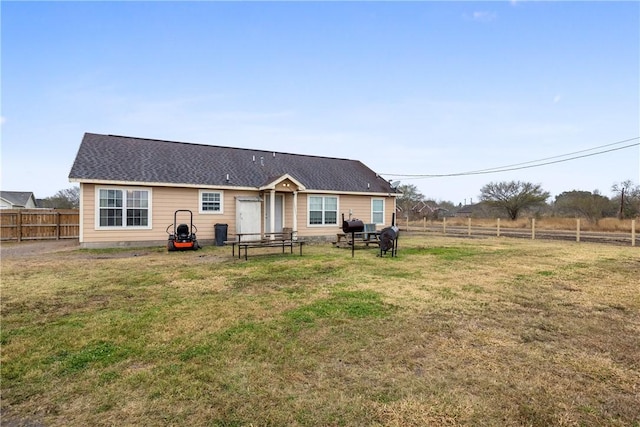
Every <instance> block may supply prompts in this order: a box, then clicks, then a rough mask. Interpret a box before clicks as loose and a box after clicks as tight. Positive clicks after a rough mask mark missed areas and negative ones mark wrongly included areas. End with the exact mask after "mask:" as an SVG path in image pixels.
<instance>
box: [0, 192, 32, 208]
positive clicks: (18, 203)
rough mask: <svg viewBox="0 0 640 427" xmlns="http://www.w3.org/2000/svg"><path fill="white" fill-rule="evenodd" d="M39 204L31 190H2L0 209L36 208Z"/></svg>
mask: <svg viewBox="0 0 640 427" xmlns="http://www.w3.org/2000/svg"><path fill="white" fill-rule="evenodd" d="M37 207H38V205H37V203H36V198H35V196H34V195H33V193H32V192H30V191H1V192H0V209H35V208H37Z"/></svg>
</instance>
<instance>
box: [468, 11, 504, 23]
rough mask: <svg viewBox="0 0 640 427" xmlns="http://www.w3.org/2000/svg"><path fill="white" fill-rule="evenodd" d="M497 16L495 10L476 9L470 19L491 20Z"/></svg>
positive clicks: (477, 20) (478, 20)
mask: <svg viewBox="0 0 640 427" xmlns="http://www.w3.org/2000/svg"><path fill="white" fill-rule="evenodd" d="M497 18H498V15H497V14H496V13H495V12H487V11H476V12H473V14H472V15H471V19H472V20H474V21H476V22H492V21H495V20H496V19H497Z"/></svg>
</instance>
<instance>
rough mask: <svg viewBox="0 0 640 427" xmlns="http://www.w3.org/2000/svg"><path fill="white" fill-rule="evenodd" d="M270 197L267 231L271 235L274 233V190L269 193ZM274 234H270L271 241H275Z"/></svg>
mask: <svg viewBox="0 0 640 427" xmlns="http://www.w3.org/2000/svg"><path fill="white" fill-rule="evenodd" d="M269 194H270V195H271V197H269V230H271V233H275V232H276V190H271V191H270V192H269ZM275 237H276V236H275V234H271V237H270V238H271V239H275Z"/></svg>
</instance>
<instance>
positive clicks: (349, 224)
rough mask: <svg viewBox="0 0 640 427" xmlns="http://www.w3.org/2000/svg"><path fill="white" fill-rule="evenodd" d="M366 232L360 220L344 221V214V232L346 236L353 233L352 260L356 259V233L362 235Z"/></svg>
mask: <svg viewBox="0 0 640 427" xmlns="http://www.w3.org/2000/svg"><path fill="white" fill-rule="evenodd" d="M363 231H364V222H362V221H360V220H359V219H348V220H345V219H344V214H342V232H343V233H344V234H348V233H351V258H353V257H354V254H355V250H356V239H355V237H356V233H362V232H363Z"/></svg>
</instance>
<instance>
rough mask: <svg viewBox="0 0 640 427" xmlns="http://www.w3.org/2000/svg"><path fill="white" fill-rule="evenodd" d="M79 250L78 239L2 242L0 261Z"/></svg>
mask: <svg viewBox="0 0 640 427" xmlns="http://www.w3.org/2000/svg"><path fill="white" fill-rule="evenodd" d="M79 248H80V244H79V243H78V239H65V240H37V241H27V242H2V243H0V259H10V258H22V257H31V256H38V255H42V254H46V253H52V252H61V251H72V250H74V249H79Z"/></svg>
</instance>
